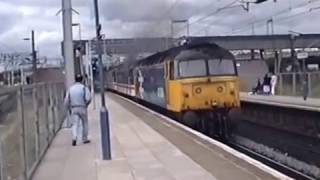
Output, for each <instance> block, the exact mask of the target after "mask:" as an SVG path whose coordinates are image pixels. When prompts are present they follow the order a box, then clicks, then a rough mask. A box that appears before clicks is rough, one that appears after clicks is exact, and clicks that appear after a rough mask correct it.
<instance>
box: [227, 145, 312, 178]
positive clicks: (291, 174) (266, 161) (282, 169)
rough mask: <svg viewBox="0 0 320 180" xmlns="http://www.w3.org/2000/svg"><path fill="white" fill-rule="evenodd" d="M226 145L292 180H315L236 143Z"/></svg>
mask: <svg viewBox="0 0 320 180" xmlns="http://www.w3.org/2000/svg"><path fill="white" fill-rule="evenodd" d="M226 144H227V145H229V146H230V147H231V148H233V149H235V150H237V151H239V152H242V153H244V154H246V155H248V156H250V157H252V158H254V159H256V160H258V161H260V162H262V163H263V164H265V165H267V166H269V167H272V168H273V169H276V170H278V171H279V172H281V173H283V174H286V175H287V176H289V177H291V178H294V179H301V180H316V177H312V176H309V175H306V174H304V173H302V172H300V171H298V170H296V169H293V168H291V167H289V166H286V165H284V164H281V163H279V162H277V161H275V160H273V159H271V158H269V157H267V156H264V155H262V154H259V153H257V152H255V151H253V150H251V149H249V148H247V147H245V146H242V145H240V144H238V143H236V142H228V143H226Z"/></svg>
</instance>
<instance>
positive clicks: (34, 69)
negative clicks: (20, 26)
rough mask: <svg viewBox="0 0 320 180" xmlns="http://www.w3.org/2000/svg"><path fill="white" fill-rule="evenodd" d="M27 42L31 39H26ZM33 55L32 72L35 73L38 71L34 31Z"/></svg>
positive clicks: (32, 33) (32, 37)
mask: <svg viewBox="0 0 320 180" xmlns="http://www.w3.org/2000/svg"><path fill="white" fill-rule="evenodd" d="M23 40H25V41H30V38H24V39H23ZM31 55H32V70H33V73H35V72H36V71H37V52H36V50H35V40H34V31H33V30H32V31H31Z"/></svg>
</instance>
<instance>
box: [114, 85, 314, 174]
mask: <svg viewBox="0 0 320 180" xmlns="http://www.w3.org/2000/svg"><path fill="white" fill-rule="evenodd" d="M111 92H112V93H115V94H117V95H120V96H121V97H124V98H127V99H130V100H132V101H135V102H137V103H139V104H141V105H143V106H145V107H147V108H149V109H151V110H153V111H155V112H157V113H160V114H162V115H164V116H167V117H170V118H171V119H174V120H175V121H177V120H176V119H175V118H174V116H173V115H171V114H170V113H169V112H168V111H167V110H166V109H164V108H160V107H158V106H155V105H153V104H151V103H148V102H145V101H139V100H138V101H137V100H136V99H135V98H133V97H130V96H127V95H125V94H121V93H118V92H115V91H111ZM177 122H178V121H177ZM179 123H180V122H179ZM184 125H185V124H184ZM205 135H207V136H209V137H210V138H212V139H214V140H217V141H219V142H221V143H224V144H225V145H228V146H229V147H231V148H233V149H235V150H237V151H239V152H241V153H243V154H246V155H248V156H250V157H252V158H254V159H256V160H258V161H260V162H262V163H263V164H266V165H267V166H269V167H271V168H273V169H275V170H277V171H279V172H281V173H283V174H285V175H287V176H289V177H291V178H294V179H299V180H300V179H301V180H316V179H320V177H314V176H311V175H307V174H305V173H303V172H300V171H299V170H296V169H294V168H292V167H290V166H287V165H285V164H282V163H280V162H278V161H276V160H274V159H272V158H269V157H268V156H265V155H263V154H260V153H258V152H256V151H254V150H252V149H250V148H247V147H245V146H243V145H241V144H239V143H237V142H236V141H234V140H231V141H228V142H227V141H225V140H223V139H221V138H218V137H216V136H212V135H208V134H205Z"/></svg>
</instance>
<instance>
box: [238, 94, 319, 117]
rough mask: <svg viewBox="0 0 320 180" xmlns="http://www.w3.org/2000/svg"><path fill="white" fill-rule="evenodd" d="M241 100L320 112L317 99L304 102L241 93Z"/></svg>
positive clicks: (290, 98)
mask: <svg viewBox="0 0 320 180" xmlns="http://www.w3.org/2000/svg"><path fill="white" fill-rule="evenodd" d="M240 98H241V101H244V102H251V103H257V104H266V105H272V106H278V107H286V108H294V109H301V110H311V111H318V112H320V99H317V98H307V100H303V98H302V97H291V96H266V95H249V94H247V93H240Z"/></svg>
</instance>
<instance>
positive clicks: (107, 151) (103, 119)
mask: <svg viewBox="0 0 320 180" xmlns="http://www.w3.org/2000/svg"><path fill="white" fill-rule="evenodd" d="M94 11H95V24H96V38H97V51H98V60H99V66H100V67H99V72H100V93H101V109H100V127H101V144H102V157H103V159H104V160H110V159H111V143H110V127H109V113H108V110H107V108H106V102H105V97H104V88H105V87H104V76H103V69H104V68H103V63H102V48H101V38H102V37H101V24H100V22H99V8H98V0H94Z"/></svg>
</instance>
